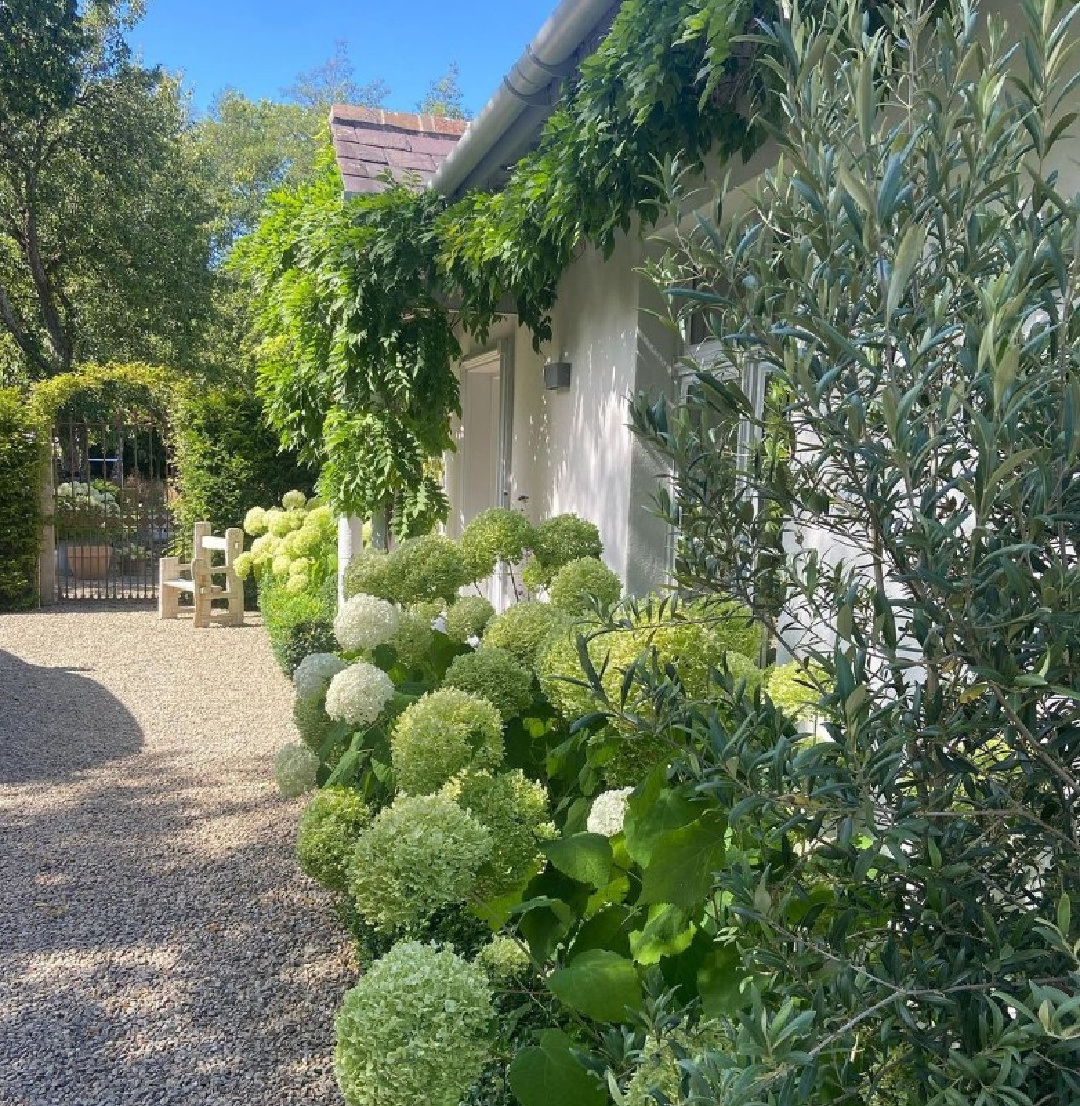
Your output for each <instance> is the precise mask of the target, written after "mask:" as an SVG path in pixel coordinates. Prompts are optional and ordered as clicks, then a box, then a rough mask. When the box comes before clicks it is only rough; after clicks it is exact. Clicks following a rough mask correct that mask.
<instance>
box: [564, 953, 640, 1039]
mask: <svg viewBox="0 0 1080 1106" xmlns="http://www.w3.org/2000/svg"><path fill="white" fill-rule="evenodd" d="M548 988H549V990H550V991H551V993H552V994H553V995H555V996H556V997H557V998H559V999H561V1000H562V1001H563V1002H565V1003H566V1005H567V1006H570V1007H572V1008H573V1009H574V1010H577V1011H578V1012H579V1013H581V1014H584V1015H585V1016H586V1017H589V1018H593V1019H595V1020H596V1021H600V1022H621V1021H624V1020H625V1019H626V1011H627V1008H629V1009H631V1010H636V1009H637V1008H638V1006H639V1005H640V1004H641V983H640V982H639V980H638V974H637V970H636V969H635V967H634V964H633V962H632V961H630V960H627V959H626V957H624V956H620V955H619V954H618V953H617V952H611V951H610V950H609V949H590V950H589V951H588V952H583V953H582V954H581V955H580V956H577V957H575V958H574V959H573V960H571V961H570V963H569V964H567V965H566V967H564V968H559V969H558V970H557V971H555V972H552V974H551V976H550V977H549V978H548Z"/></svg>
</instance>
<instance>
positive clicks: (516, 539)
mask: <svg viewBox="0 0 1080 1106" xmlns="http://www.w3.org/2000/svg"><path fill="white" fill-rule="evenodd" d="M532 541H533V528H532V524H531V523H530V522H529V520H528V519H527V518H526V517H525V516H524V515H523V514H520V513H519V512H517V511H511V510H509V509H508V508H506V507H491V508H489V509H488V510H486V511H481V512H480V514H478V515H477V516H476V517H475V518H474V519H473V520H472V521H471V522H469V523H468V524H467V525H466V527H465V529H464V530H463V531H462V534H461V552H462V554H463V555H464V557H465V563H466V565H467V566H468V570H469V573H470V575H471V577H472V579H473V580H483V579H484V578H485V577H487V576H490V575H491V574H492V573H493V572H494V571H495V565H496V564H497V563H498V562H499V561H502V562H503V563H504V564H511V565H513V564H517V563H518V561H520V560H521V558H522V557H523V556H524V555H525V550H526V549H528V548H529V547H530V545H531V544H532Z"/></svg>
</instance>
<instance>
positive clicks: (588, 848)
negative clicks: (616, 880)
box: [543, 833, 611, 888]
mask: <svg viewBox="0 0 1080 1106" xmlns="http://www.w3.org/2000/svg"><path fill="white" fill-rule="evenodd" d="M543 849H544V853H545V855H546V856H547V858H548V860H550V861H551V863H552V864H553V865H554V866H555V867H556V868H558V869H559V871H560V872H562V873H563V874H564V875H568V876H569V877H570V878H571V879H576V880H577V881H578V882H579V883H588V884H591V885H592V886H593V887H597V888H600V887H606V886H607V885H608V883H610V882H611V842H610V841H608V839H607V838H606V837H604V836H602V835H601V834H599V833H575V834H573V835H572V836H570V837H560V838H559V839H558V840H556V841H549V842H547V844H545V845H544V846H543Z"/></svg>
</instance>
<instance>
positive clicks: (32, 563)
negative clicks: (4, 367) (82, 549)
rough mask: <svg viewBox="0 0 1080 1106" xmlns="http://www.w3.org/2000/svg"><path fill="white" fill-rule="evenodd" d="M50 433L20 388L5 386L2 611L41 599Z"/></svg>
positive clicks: (0, 427)
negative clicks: (44, 486)
mask: <svg viewBox="0 0 1080 1106" xmlns="http://www.w3.org/2000/svg"><path fill="white" fill-rule="evenodd" d="M46 441H47V434H46V433H45V430H44V427H43V426H42V424H41V423H40V421H39V420H38V418H37V416H36V415H35V414H34V413H33V411H32V410H31V409H30V408H29V407H28V405H27V404H26V403H25V401H24V400H23V399H22V397H21V396H20V395H19V393H18V392H16V391H13V390H11V389H7V388H4V389H0V611H21V610H26V609H27V608H29V607H34V606H36V605H37V602H38V553H39V551H40V548H41V527H42V524H43V522H44V519H43V518H42V509H41V489H42V484H43V482H44V479H45V475H46V471H47V461H48V454H47V451H46V447H45V442H46Z"/></svg>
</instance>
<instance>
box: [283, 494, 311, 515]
mask: <svg viewBox="0 0 1080 1106" xmlns="http://www.w3.org/2000/svg"><path fill="white" fill-rule="evenodd" d="M306 503H307V496H306V495H304V493H303V492H301V491H297V490H296V489H295V488H294V489H293V490H292V491H291V492H286V493H285V494H284V495H283V496H282V497H281V505H282V507H284V508H285V510H286V511H299V510H302V509H303V508H304V505H305V504H306Z"/></svg>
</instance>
